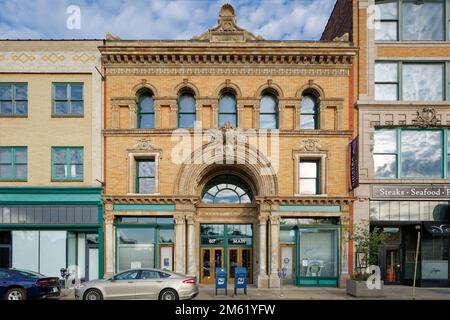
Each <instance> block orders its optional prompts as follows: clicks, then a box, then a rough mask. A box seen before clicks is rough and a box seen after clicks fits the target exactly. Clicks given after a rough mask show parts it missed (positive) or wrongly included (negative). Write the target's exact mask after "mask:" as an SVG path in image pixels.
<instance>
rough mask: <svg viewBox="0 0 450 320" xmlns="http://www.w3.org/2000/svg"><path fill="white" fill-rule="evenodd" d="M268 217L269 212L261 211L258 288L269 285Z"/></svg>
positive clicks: (259, 222)
mask: <svg viewBox="0 0 450 320" xmlns="http://www.w3.org/2000/svg"><path fill="white" fill-rule="evenodd" d="M267 218H268V214H266V213H261V214H260V215H259V217H258V231H259V242H258V245H259V248H258V260H259V270H258V283H257V285H258V288H268V287H269V276H268V275H267V268H266V266H267Z"/></svg>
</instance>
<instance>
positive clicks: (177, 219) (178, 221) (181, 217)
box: [173, 213, 186, 225]
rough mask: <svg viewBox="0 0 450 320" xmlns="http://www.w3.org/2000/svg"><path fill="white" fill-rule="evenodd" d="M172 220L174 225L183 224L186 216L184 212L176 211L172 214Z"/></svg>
mask: <svg viewBox="0 0 450 320" xmlns="http://www.w3.org/2000/svg"><path fill="white" fill-rule="evenodd" d="M173 220H174V222H175V224H176V225H184V224H185V223H186V218H185V215H184V213H176V214H174V216H173Z"/></svg>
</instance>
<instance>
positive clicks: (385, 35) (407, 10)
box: [375, 0, 450, 41]
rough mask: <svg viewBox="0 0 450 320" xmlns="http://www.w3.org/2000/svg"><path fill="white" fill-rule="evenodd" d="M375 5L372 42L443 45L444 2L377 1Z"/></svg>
mask: <svg viewBox="0 0 450 320" xmlns="http://www.w3.org/2000/svg"><path fill="white" fill-rule="evenodd" d="M375 5H376V11H375V13H376V16H375V22H376V29H375V40H382V41H398V40H400V41H443V40H445V39H446V38H447V37H446V35H445V34H446V32H447V33H449V31H448V30H446V27H445V25H446V22H445V21H446V18H445V17H446V10H447V12H448V10H449V9H448V6H449V5H450V4H449V1H448V0H420V1H418V0H377V1H376V2H375ZM446 7H447V9H446ZM447 15H448V13H447Z"/></svg>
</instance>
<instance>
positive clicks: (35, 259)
mask: <svg viewBox="0 0 450 320" xmlns="http://www.w3.org/2000/svg"><path fill="white" fill-rule="evenodd" d="M12 238H13V239H12V240H13V248H12V252H13V254H12V256H13V261H12V265H13V268H19V269H28V270H31V271H35V272H39V273H42V274H44V275H45V276H48V277H60V269H61V268H65V267H66V238H67V231H29V230H27V231H21V230H14V231H12Z"/></svg>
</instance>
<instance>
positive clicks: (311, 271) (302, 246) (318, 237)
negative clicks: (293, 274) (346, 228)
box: [298, 228, 338, 277]
mask: <svg viewBox="0 0 450 320" xmlns="http://www.w3.org/2000/svg"><path fill="white" fill-rule="evenodd" d="M337 238H338V233H337V230H328V229H320V228H307V229H306V228H305V229H299V262H298V263H299V265H298V270H299V274H300V276H301V277H337V276H338V252H337V250H338V246H337Z"/></svg>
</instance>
